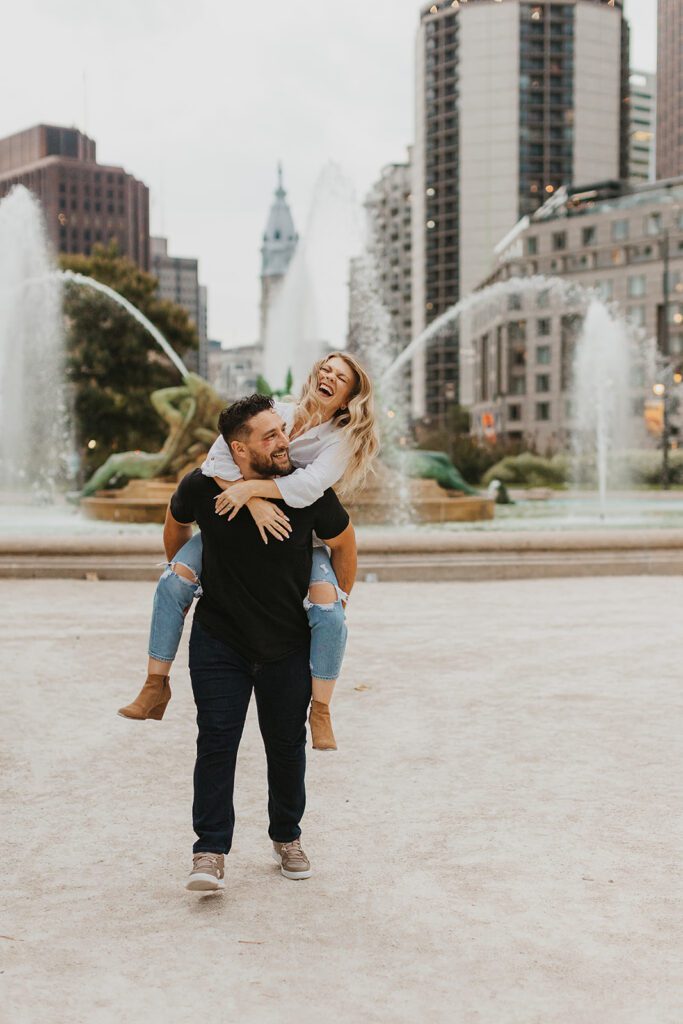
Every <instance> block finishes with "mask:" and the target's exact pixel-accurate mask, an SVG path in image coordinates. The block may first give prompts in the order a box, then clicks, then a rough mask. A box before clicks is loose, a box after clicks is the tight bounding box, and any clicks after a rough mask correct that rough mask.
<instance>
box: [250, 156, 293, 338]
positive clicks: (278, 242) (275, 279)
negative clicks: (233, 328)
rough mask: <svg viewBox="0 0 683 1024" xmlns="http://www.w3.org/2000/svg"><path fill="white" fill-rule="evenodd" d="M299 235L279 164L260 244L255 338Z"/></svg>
mask: <svg viewBox="0 0 683 1024" xmlns="http://www.w3.org/2000/svg"><path fill="white" fill-rule="evenodd" d="M298 241H299V236H298V235H297V233H296V231H295V229H294V219H293V217H292V211H291V210H290V208H289V204H288V202H287V193H286V192H285V189H284V187H283V184H282V165H281V164H278V168H277V188H276V189H275V196H274V199H273V202H272V205H271V207H270V213H269V214H268V222H267V224H266V230H265V231H264V232H263V243H262V245H261V310H260V312H261V316H260V331H259V338H260V341H261V344H263V342H264V341H265V337H266V323H267V320H268V310H269V309H270V308H271V306H272V304H273V302H274V301H275V298H276V296H277V294H278V292H279V290H280V287H281V285H282V282H283V281H284V278H285V274H286V273H287V268H288V267H289V264H290V262H291V260H292V256H293V255H294V253H295V251H296V246H297V242H298Z"/></svg>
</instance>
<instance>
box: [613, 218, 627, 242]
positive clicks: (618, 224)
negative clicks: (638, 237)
mask: <svg viewBox="0 0 683 1024" xmlns="http://www.w3.org/2000/svg"><path fill="white" fill-rule="evenodd" d="M627 238H628V221H627V220H613V221H612V241H614V242H623V241H625V240H626V239H627Z"/></svg>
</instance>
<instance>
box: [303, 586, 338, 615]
mask: <svg viewBox="0 0 683 1024" xmlns="http://www.w3.org/2000/svg"><path fill="white" fill-rule="evenodd" d="M337 599H338V595H337V588H336V587H335V586H334V584H332V583H320V582H316V583H311V585H310V586H309V588H308V600H309V602H310V603H311V604H317V605H318V607H319V608H324V609H325V610H328V609H331V608H333V607H334V605H335V603H336V602H337Z"/></svg>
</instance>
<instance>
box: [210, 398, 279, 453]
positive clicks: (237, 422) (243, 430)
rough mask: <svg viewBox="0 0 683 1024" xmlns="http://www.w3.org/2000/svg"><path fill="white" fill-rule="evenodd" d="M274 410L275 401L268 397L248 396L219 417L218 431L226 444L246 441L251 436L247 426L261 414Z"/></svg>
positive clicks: (230, 406) (225, 410)
mask: <svg viewBox="0 0 683 1024" xmlns="http://www.w3.org/2000/svg"><path fill="white" fill-rule="evenodd" d="M272 408H273V399H272V398H268V396H267V395H248V396H247V397H246V398H240V399H239V401H237V402H234V403H233V404H232V405H229V406H228V408H227V409H223V412H222V413H221V414H220V416H219V417H218V429H219V430H220V432H221V435H222V437H223V440H224V441H225V443H226V444H230V442H231V441H244V440H245V438H247V437H248V436H249V433H250V431H249V429H248V426H247V424H248V423H249V420H250V419H253V417H254V416H258V414H259V413H260V412H267V411H268V410H269V409H272Z"/></svg>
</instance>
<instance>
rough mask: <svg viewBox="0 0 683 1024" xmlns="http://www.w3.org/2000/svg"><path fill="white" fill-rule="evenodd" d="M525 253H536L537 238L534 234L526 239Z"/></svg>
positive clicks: (533, 254) (534, 254) (531, 254)
mask: <svg viewBox="0 0 683 1024" xmlns="http://www.w3.org/2000/svg"><path fill="white" fill-rule="evenodd" d="M526 254H527V256H536V255H538V238H536V236H535V235H532V236H531V237H530V238H527V240H526Z"/></svg>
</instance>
